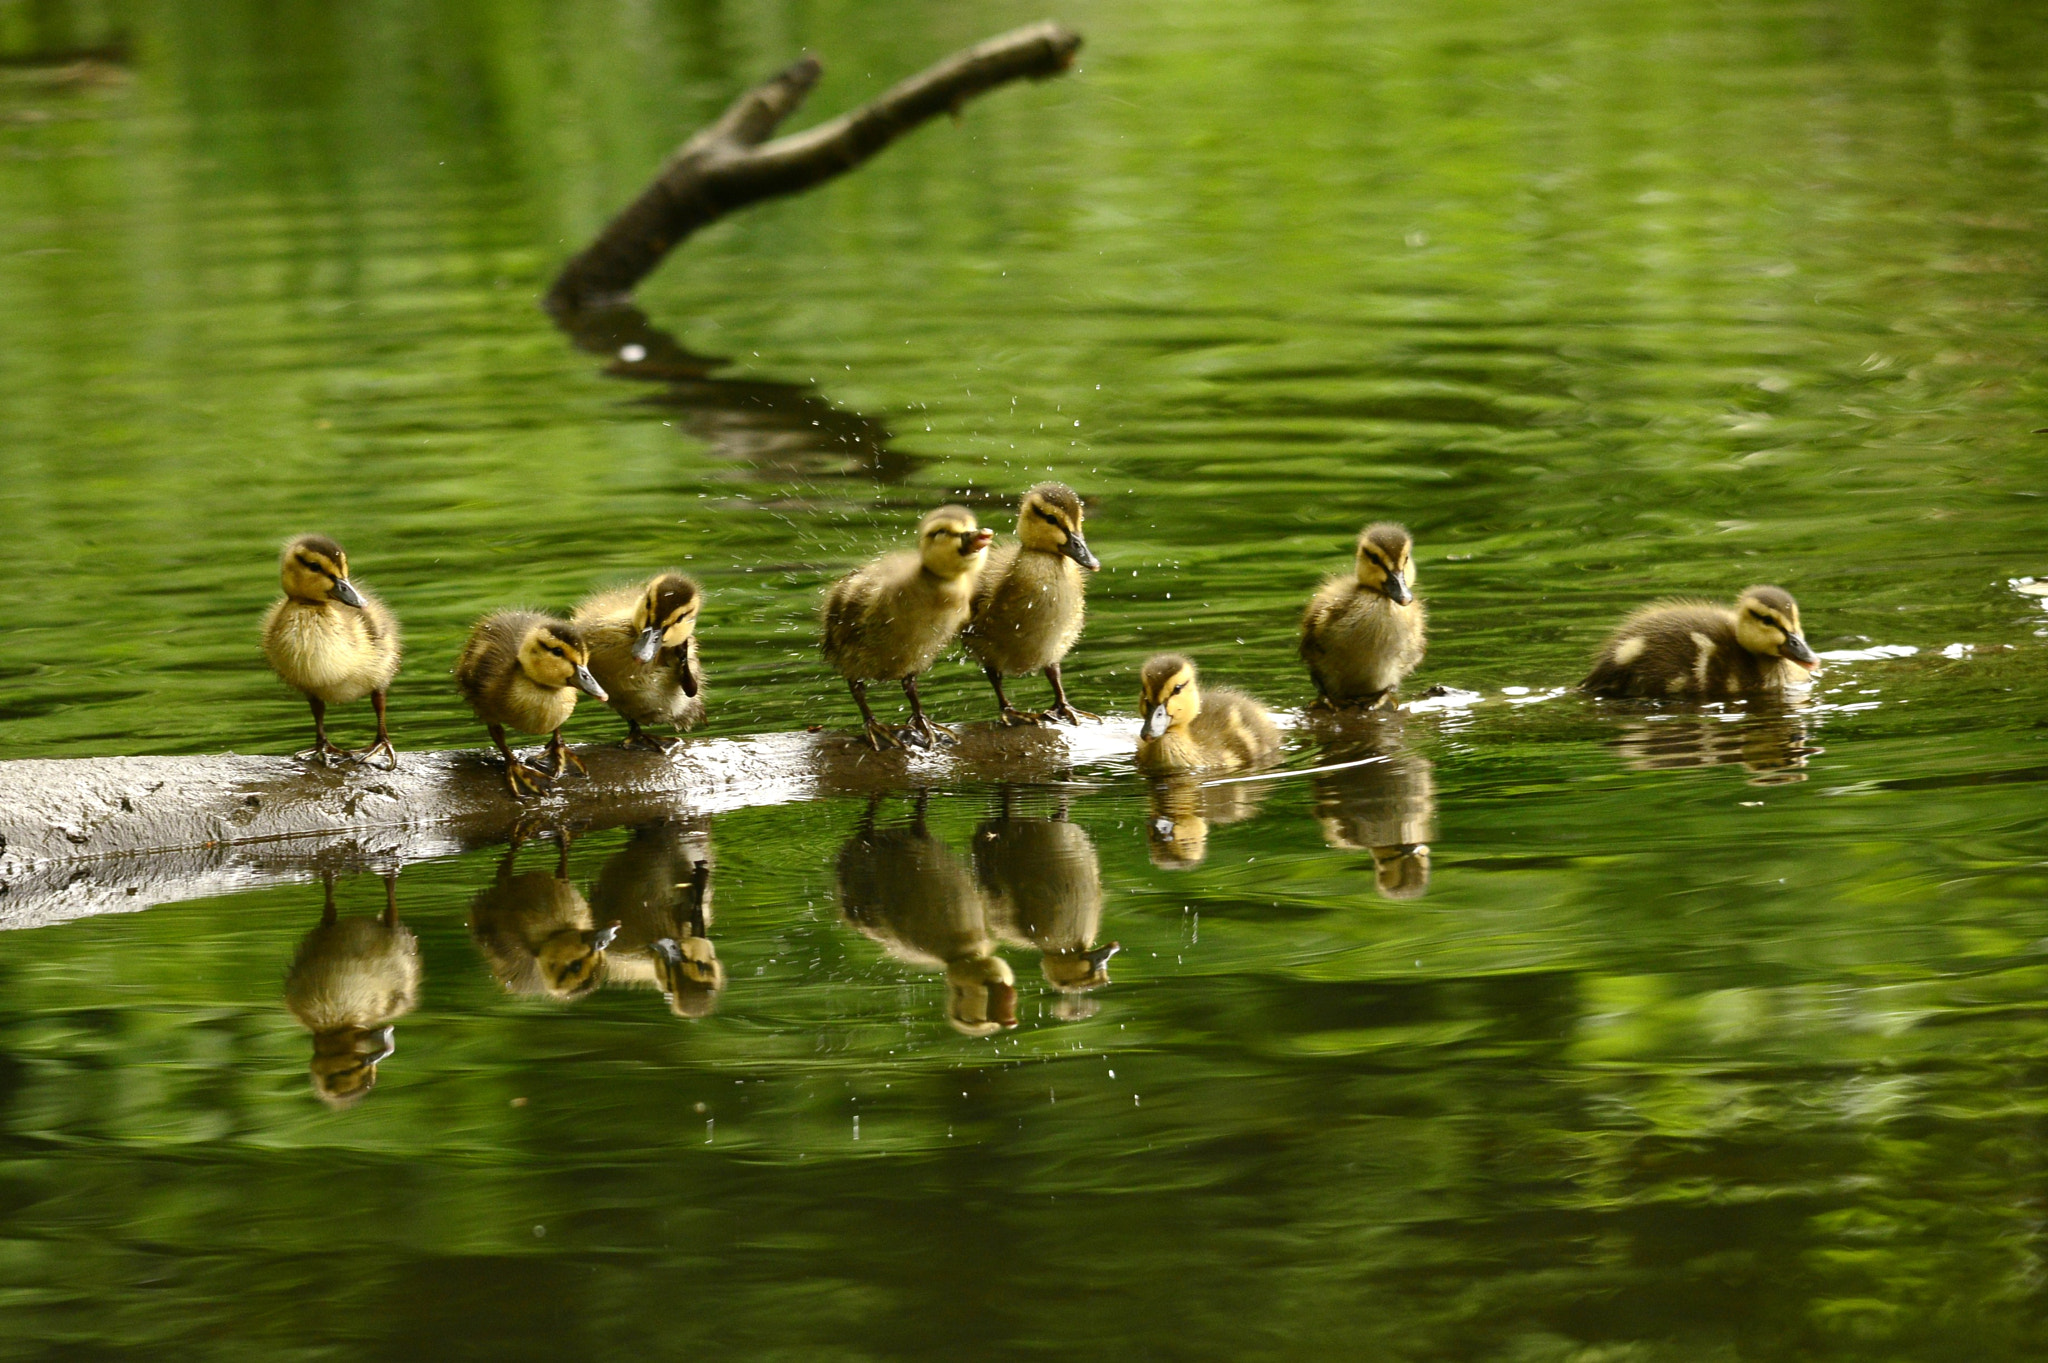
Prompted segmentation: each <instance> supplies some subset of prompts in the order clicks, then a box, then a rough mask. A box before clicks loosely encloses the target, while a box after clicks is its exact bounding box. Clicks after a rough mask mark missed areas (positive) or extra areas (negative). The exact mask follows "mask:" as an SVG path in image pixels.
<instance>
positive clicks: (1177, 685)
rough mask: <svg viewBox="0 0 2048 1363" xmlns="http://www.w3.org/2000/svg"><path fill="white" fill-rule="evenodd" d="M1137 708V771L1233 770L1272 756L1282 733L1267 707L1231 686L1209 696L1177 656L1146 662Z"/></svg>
mask: <svg viewBox="0 0 2048 1363" xmlns="http://www.w3.org/2000/svg"><path fill="white" fill-rule="evenodd" d="M1139 688H1140V689H1139V696H1138V708H1139V710H1140V711H1141V712H1142V713H1143V714H1144V716H1145V721H1144V724H1143V726H1142V727H1140V729H1139V730H1138V770H1139V771H1146V772H1155V773H1157V772H1175V771H1229V770H1231V769H1233V768H1237V767H1247V766H1250V765H1252V764H1253V763H1254V762H1259V761H1262V760H1264V759H1265V758H1267V757H1270V756H1272V755H1273V752H1274V750H1275V749H1277V748H1278V747H1279V746H1280V731H1279V730H1278V729H1277V728H1275V727H1274V725H1273V717H1272V715H1270V714H1268V713H1267V712H1266V707H1265V706H1263V705H1261V704H1259V703H1258V702H1257V701H1255V700H1253V699H1252V698H1251V697H1250V696H1247V695H1245V694H1244V693H1243V692H1242V691H1232V690H1230V689H1228V688H1226V687H1221V686H1218V687H1212V688H1211V689H1210V690H1209V691H1208V692H1207V693H1206V694H1204V693H1203V691H1202V690H1201V689H1200V688H1199V687H1198V686H1196V684H1195V665H1194V664H1193V663H1192V662H1190V661H1189V660H1188V659H1186V658H1184V657H1182V656H1181V655H1180V654H1178V653H1161V654H1158V655H1157V656H1155V657H1153V658H1150V659H1148V660H1147V661H1146V663H1145V671H1144V675H1143V676H1142V677H1141V678H1140V682H1139Z"/></svg>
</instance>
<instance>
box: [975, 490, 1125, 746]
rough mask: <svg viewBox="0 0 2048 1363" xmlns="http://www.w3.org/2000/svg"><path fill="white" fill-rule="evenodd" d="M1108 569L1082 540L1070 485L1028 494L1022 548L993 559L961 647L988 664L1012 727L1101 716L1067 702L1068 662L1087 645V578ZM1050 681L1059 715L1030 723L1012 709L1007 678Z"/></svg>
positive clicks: (1020, 527)
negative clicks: (1080, 644) (1039, 676)
mask: <svg viewBox="0 0 2048 1363" xmlns="http://www.w3.org/2000/svg"><path fill="white" fill-rule="evenodd" d="M1100 567H1102V564H1101V563H1099V562H1097V561H1096V558H1095V555H1094V554H1093V553H1092V552H1090V551H1089V548H1088V541H1087V540H1085V539H1083V538H1082V537H1081V499H1080V498H1079V497H1077V496H1075V495H1074V489H1072V488H1070V487H1068V486H1067V485H1066V484H1065V483H1040V484H1039V485H1038V486H1037V487H1034V488H1032V489H1031V490H1030V491H1029V492H1027V493H1025V494H1024V501H1023V503H1022V505H1021V507H1020V508H1019V510H1018V512H1017V543H1015V544H1006V545H1004V546H1002V547H1001V548H1000V549H997V550H995V551H993V552H992V553H990V554H989V556H988V566H987V567H985V568H983V569H982V572H981V580H980V585H979V586H978V587H977V588H976V589H975V593H974V608H973V611H972V614H971V615H970V617H969V619H968V622H967V628H966V629H965V630H964V631H962V632H961V635H960V642H961V645H962V646H963V647H964V648H966V650H967V655H968V656H969V657H971V658H973V659H974V660H975V661H976V662H978V663H980V664H981V670H982V671H983V672H984V673H986V674H987V676H988V680H989V685H991V686H993V687H994V688H995V691H996V705H997V706H998V707H1000V708H999V717H1000V718H1001V720H1002V722H1003V723H1004V724H1006V725H1009V724H1043V723H1047V722H1049V721H1051V720H1054V719H1063V720H1065V721H1066V722H1067V723H1069V724H1079V723H1080V722H1081V721H1082V720H1083V719H1094V718H1097V716H1094V715H1090V714H1087V713H1085V712H1084V711H1080V710H1076V709H1075V708H1074V707H1073V706H1072V705H1070V704H1068V702H1067V687H1066V683H1065V682H1064V681H1063V680H1062V679H1061V677H1060V661H1061V660H1062V659H1063V658H1065V657H1066V656H1067V652H1068V650H1069V649H1071V648H1073V646H1074V641H1075V640H1076V639H1078V638H1080V637H1081V624H1082V621H1083V619H1084V618H1085V616H1086V615H1087V611H1088V581H1087V578H1086V577H1085V576H1084V575H1083V572H1082V570H1083V569H1086V570H1087V571H1088V572H1090V573H1092V572H1094V571H1096V570H1097V569H1099V568H1100ZM1039 671H1043V672H1044V673H1045V679H1046V680H1047V681H1048V682H1050V683H1052V708H1051V709H1050V710H1046V711H1044V712H1043V713H1041V714H1036V715H1030V714H1026V713H1024V712H1023V711H1022V710H1019V709H1017V708H1016V707H1014V706H1012V705H1011V704H1010V698H1009V697H1008V696H1006V695H1004V694H1003V678H1005V677H1021V676H1023V675H1024V674H1025V673H1027V672H1039Z"/></svg>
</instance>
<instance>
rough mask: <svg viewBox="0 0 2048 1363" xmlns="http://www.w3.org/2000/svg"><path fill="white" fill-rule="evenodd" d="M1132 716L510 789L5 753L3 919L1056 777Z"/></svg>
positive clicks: (442, 771)
mask: <svg viewBox="0 0 2048 1363" xmlns="http://www.w3.org/2000/svg"><path fill="white" fill-rule="evenodd" d="M1133 732H1134V730H1133V726H1132V725H1130V724H1128V723H1125V724H1090V725H1085V726H1082V727H1081V728H1078V729H1067V728H1062V729H1024V728H1020V729H1000V728H996V727H994V726H964V727H962V729H961V732H960V743H959V745H958V746H957V747H953V748H947V749H941V750H939V751H936V752H930V753H926V752H912V753H904V752H886V753H877V752H872V751H870V750H869V749H868V748H866V747H865V746H863V745H862V744H861V743H859V742H858V741H857V740H855V739H853V738H851V737H850V736H848V735H845V734H841V733H823V734H805V733H797V734H763V735H758V736H754V737H748V738H713V739H698V740H694V741H691V742H688V743H685V744H684V745H682V746H681V747H680V748H678V749H677V750H676V751H675V752H674V753H672V754H670V755H668V756H666V757H664V756H661V755H659V754H655V753H650V752H635V751H627V750H625V749H623V748H620V747H617V746H593V747H585V748H577V749H576V750H575V751H576V753H577V755H578V756H580V757H581V758H582V759H583V761H584V763H585V764H586V765H587V766H588V767H589V768H590V779H588V780H584V779H581V778H579V777H576V776H570V777H568V778H566V779H565V780H563V781H561V782H560V783H558V784H557V785H556V787H555V788H554V790H553V791H552V792H550V793H549V794H548V795H546V796H544V797H542V798H540V799H534V800H515V799H513V798H512V797H511V795H510V794H509V793H508V792H507V791H506V789H505V781H504V775H503V768H502V766H501V765H500V764H499V763H498V762H497V760H496V758H495V757H494V756H493V755H491V754H488V753H486V752H483V751H480V750H479V751H457V752H431V753H405V754H402V755H401V759H400V765H399V768H398V770H397V771H394V772H385V771H376V770H371V769H366V768H363V767H356V766H345V767H336V768H321V767H309V766H307V765H304V764H301V763H299V762H297V761H295V760H294V759H292V758H289V757H257V756H244V755H239V754H233V753H229V754H223V755H218V756H193V757H103V758H77V759H50V760H29V761H16V762H0V839H4V840H5V841H4V843H0V928H25V927H40V926H43V925H46V924H50V923H56V922H63V921H65V920H68V919H73V918H82V917H89V916H92V915H95V914H102V913H119V912H128V911H133V910H138V909H146V908H149V907H150V906H152V905H154V904H161V903H168V902H172V901H175V900H183V899H195V898H203V897H207V896H211V895H219V894H228V893H232V892H235V891H238V890H245V889H250V888H255V887H258V886H262V885H266V884H274V883H278V882H281V881H288V880H302V879H306V878H309V877H311V876H314V875H317V874H319V873H320V872H322V871H364V870H378V871H385V870H391V869H394V868H396V867H398V866H400V865H402V864H404V863H405V862H408V861H416V860H419V859H422V858H426V857H437V856H448V855H451V854H453V853H457V852H461V851H464V850H466V849H468V848H472V847H479V846H484V845H487V844H491V843H496V842H503V841H505V840H507V839H509V838H511V837H513V836H514V835H515V834H520V833H529V832H533V831H537V830H549V829H553V828H564V829H568V830H570V831H572V832H578V833H582V832H592V831H597V830H601V829H605V828H616V827H619V826H622V825H630V824H637V823H644V822H647V821H649V820H652V819H658V818H663V817H669V816H675V815H689V814H695V815H704V814H715V813H720V812H723V811H726V810H732V809H740V808H745V807H748V806H752V805H765V804H780V803H783V802H786V801H789V800H798V799H806V798H811V797H814V796H820V795H831V794H864V793H869V792H873V791H887V790H900V789H911V788H915V787H919V786H926V785H936V784H939V783H941V782H945V783H949V784H950V783H958V782H961V781H988V782H998V781H1000V782H1012V783H1016V782H1026V783H1043V782H1064V781H1067V780H1070V779H1072V773H1073V769H1074V767H1075V766H1076V765H1077V764H1087V763H1093V762H1099V761H1101V760H1103V759H1105V758H1109V757H1114V756H1117V755H1120V754H1121V755H1128V753H1129V752H1130V749H1131V746H1132V741H1133V738H1132V736H1133Z"/></svg>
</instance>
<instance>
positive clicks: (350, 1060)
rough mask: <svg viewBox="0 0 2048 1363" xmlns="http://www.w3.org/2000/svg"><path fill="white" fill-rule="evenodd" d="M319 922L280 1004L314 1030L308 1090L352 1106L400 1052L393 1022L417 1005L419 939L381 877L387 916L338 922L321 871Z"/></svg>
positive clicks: (391, 884) (302, 945)
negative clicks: (400, 918)
mask: <svg viewBox="0 0 2048 1363" xmlns="http://www.w3.org/2000/svg"><path fill="white" fill-rule="evenodd" d="M322 879H323V888H324V890H325V894H324V903H323V905H322V907H321V912H320V926H319V927H317V928H314V929H313V930H312V931H311V932H309V933H307V934H306V935H305V937H304V938H303V939H301V941H300V942H299V949H298V952H297V953H296V954H295V955H294V956H293V957H292V964H291V969H290V971H289V972H287V973H286V975H285V978H284V1002H285V1006H286V1007H287V1008H289V1009H291V1010H292V1016H293V1017H296V1018H297V1019H298V1020H299V1022H300V1023H301V1024H302V1025H304V1026H305V1028H306V1029H307V1030H308V1031H310V1032H311V1033H312V1034H313V1063H312V1072H313V1092H315V1093H317V1094H319V1095H320V1098H321V1101H323V1102H325V1103H327V1104H328V1105H329V1106H330V1107H337V1108H342V1107H350V1106H352V1105H354V1104H355V1103H356V1102H357V1101H358V1100H360V1099H361V1098H362V1096H363V1095H364V1094H366V1093H368V1092H369V1091H370V1089H371V1087H372V1086H373V1085H375V1084H376V1082H377V1066H378V1064H379V1063H380V1062H381V1061H383V1060H386V1059H388V1058H389V1057H390V1056H391V1053H392V1052H393V1051H395V1050H397V1049H398V1046H397V1043H396V1041H394V1040H393V1032H392V1024H393V1023H395V1022H397V1021H398V1020H399V1019H400V1018H402V1017H404V1016H405V1015H406V1014H407V1013H410V1012H411V1011H412V1010H413V1009H414V1008H415V1007H417V1006H418V1004H419V997H420V954H419V943H418V942H416V941H414V940H413V935H412V933H411V932H409V931H408V930H407V929H406V926H405V925H404V924H403V923H401V922H399V921H398V891H397V888H396V882H395V881H394V880H393V879H392V878H391V877H388V876H387V877H386V878H385V880H384V916H383V917H382V918H350V919H347V920H346V921H344V920H342V919H341V918H340V917H339V915H337V914H336V912H335V908H334V877H333V876H325V877H323V878H322Z"/></svg>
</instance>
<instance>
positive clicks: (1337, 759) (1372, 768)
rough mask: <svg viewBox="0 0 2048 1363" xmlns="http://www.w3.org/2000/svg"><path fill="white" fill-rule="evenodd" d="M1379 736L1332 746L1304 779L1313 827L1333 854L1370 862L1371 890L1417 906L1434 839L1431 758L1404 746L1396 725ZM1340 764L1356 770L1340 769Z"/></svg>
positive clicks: (1387, 720)
mask: <svg viewBox="0 0 2048 1363" xmlns="http://www.w3.org/2000/svg"><path fill="white" fill-rule="evenodd" d="M1381 724H1382V725H1383V726H1384V732H1382V733H1378V734H1374V735H1371V736H1367V737H1362V738H1358V739H1354V740H1351V741H1348V742H1344V743H1333V744H1331V745H1330V746H1329V747H1327V748H1325V749H1324V750H1323V760H1322V763H1321V765H1322V766H1324V767H1334V768H1337V770H1325V771H1317V772H1315V773H1314V774H1313V775H1311V776H1310V777H1309V782H1310V788H1311V789H1312V790H1313V791H1314V797H1315V817H1316V822H1317V823H1319V824H1321V825H1322V828H1323V841H1324V842H1326V843H1328V844H1329V845H1330V846H1332V847H1337V848H1343V849H1345V850H1349V851H1364V852H1370V853H1371V854H1372V870H1373V884H1374V886H1375V887H1376V888H1377V889H1378V890H1379V892H1380V894H1381V895H1382V896H1384V897H1385V898H1387V899H1419V898H1421V897H1422V895H1423V894H1424V892H1426V891H1427V890H1428V889H1429V844H1430V842H1431V840H1432V839H1433V838H1434V837H1435V824H1436V779H1435V774H1434V770H1433V768H1432V767H1431V765H1430V761H1429V759H1428V758H1426V757H1424V756H1422V755H1421V754H1420V753H1416V752H1411V751H1409V750H1408V749H1406V748H1404V747H1402V746H1401V734H1400V728H1399V724H1398V721H1396V720H1394V719H1393V717H1392V716H1386V717H1384V718H1383V719H1382V720H1381ZM1343 763H1360V764H1361V765H1357V766H1343V765H1341V764H1343Z"/></svg>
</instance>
